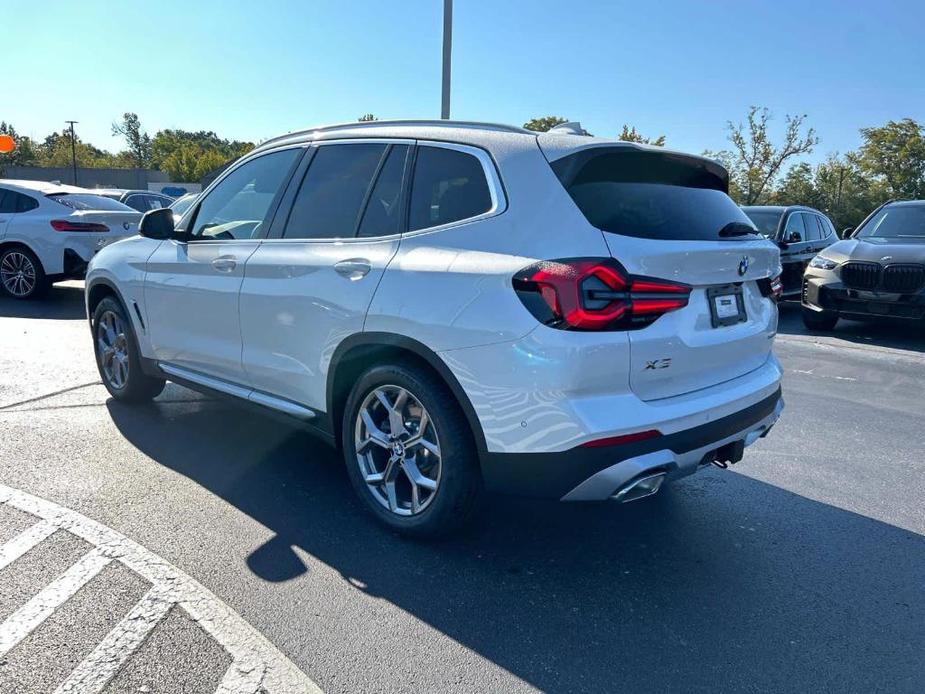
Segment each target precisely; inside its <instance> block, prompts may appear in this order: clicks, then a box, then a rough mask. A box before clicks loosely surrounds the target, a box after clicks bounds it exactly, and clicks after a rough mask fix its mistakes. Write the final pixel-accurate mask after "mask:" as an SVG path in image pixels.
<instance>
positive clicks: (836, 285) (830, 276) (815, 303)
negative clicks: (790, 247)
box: [801, 270, 925, 320]
mask: <svg viewBox="0 0 925 694" xmlns="http://www.w3.org/2000/svg"><path fill="white" fill-rule="evenodd" d="M801 302H802V304H803V306H805V307H806V308H808V309H810V310H814V311H834V312H837V313H839V314H841V315H844V316H857V317H885V318H906V319H909V320H920V319H922V318H925V290H920V291H918V292H915V293H912V294H898V293H894V292H883V291H865V290H861V289H848V288H847V287H845V286H844V285H843V284H842V282H841V280H840V279H839V278H838V276H837V275H836V274H835V272H833V271H825V270H822V271H819V272H813V271H811V270H808V271H807V273H806V275H805V276H804V278H803V289H802V294H801Z"/></svg>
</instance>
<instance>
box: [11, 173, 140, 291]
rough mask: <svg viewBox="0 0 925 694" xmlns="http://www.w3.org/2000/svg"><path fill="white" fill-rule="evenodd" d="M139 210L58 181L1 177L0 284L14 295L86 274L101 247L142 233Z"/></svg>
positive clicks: (42, 289) (41, 289) (45, 288)
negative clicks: (19, 179)
mask: <svg viewBox="0 0 925 694" xmlns="http://www.w3.org/2000/svg"><path fill="white" fill-rule="evenodd" d="M139 220H141V213H140V212H136V211H135V210H133V209H132V208H130V207H128V206H126V205H123V204H122V203H121V202H117V201H116V200H111V199H109V198H105V197H103V196H100V195H94V194H93V192H92V191H90V190H86V189H84V188H76V187H74V186H65V185H61V184H59V183H45V182H42V181H14V180H3V179H0V287H2V288H3V291H4V292H5V293H6V294H8V295H9V296H11V297H13V298H15V299H30V298H34V297H38V296H41V295H42V294H43V293H44V292H45V290H47V289H48V287H49V286H50V285H51V283H52V282H58V281H60V280H65V279H75V278H81V277H83V275H84V273H85V272H86V269H87V263H88V262H89V261H90V258H92V257H93V255H94V254H95V253H96V252H97V251H98V250H99V249H100V248H102V247H103V246H106V245H108V244H109V243H112V242H113V241H118V240H119V239H123V238H125V237H127V236H133V235H134V234H136V233H137V231H138V222H139Z"/></svg>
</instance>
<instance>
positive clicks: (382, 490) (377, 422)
mask: <svg viewBox="0 0 925 694" xmlns="http://www.w3.org/2000/svg"><path fill="white" fill-rule="evenodd" d="M354 449H355V450H356V458H357V464H358V465H359V467H360V474H361V475H362V477H363V479H364V481H365V482H366V486H367V488H368V489H369V492H370V493H371V494H372V496H373V498H374V499H375V500H376V501H377V502H379V503H380V504H381V505H382V506H383V507H385V508H387V509H388V510H389V511H391V512H392V513H394V514H396V515H399V516H414V515H417V514H419V513H421V512H422V511H424V510H425V509H426V508H427V507H428V506H430V504H431V503H432V502H433V500H434V498H435V497H436V495H437V490H438V488H439V486H440V476H441V472H442V464H441V463H442V460H441V457H440V441H439V438H438V436H437V430H436V427H435V426H434V422H433V420H432V419H431V418H430V415H429V414H428V413H427V410H426V409H425V408H424V406H423V405H422V404H421V402H420V400H418V399H417V398H416V397H415V396H414V394H413V393H411V391H409V390H407V389H406V388H402V387H401V386H395V385H383V386H379V387H377V388H375V389H373V390H372V391H371V392H370V393H369V394H368V395H367V396H366V398H364V400H363V402H362V404H361V405H360V409H359V411H358V413H357V416H356V424H355V426H354Z"/></svg>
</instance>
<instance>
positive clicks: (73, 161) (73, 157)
mask: <svg viewBox="0 0 925 694" xmlns="http://www.w3.org/2000/svg"><path fill="white" fill-rule="evenodd" d="M64 122H65V123H67V124H68V125H70V126H71V165H72V166H73V167H74V185H75V186H76V185H77V145H76V144H75V139H74V123H77V122H78V121H76V120H66V121H64Z"/></svg>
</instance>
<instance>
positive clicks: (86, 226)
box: [51, 219, 109, 231]
mask: <svg viewBox="0 0 925 694" xmlns="http://www.w3.org/2000/svg"><path fill="white" fill-rule="evenodd" d="M51 228H52V229H54V230H55V231H109V227H108V226H106V225H105V224H98V223H97V222H72V221H71V220H70V219H53V220H51Z"/></svg>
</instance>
